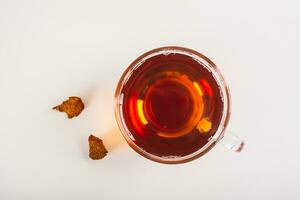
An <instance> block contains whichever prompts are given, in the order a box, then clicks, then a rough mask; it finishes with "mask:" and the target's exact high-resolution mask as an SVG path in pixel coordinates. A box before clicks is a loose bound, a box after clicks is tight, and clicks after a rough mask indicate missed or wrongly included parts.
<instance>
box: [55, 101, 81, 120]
mask: <svg viewBox="0 0 300 200" xmlns="http://www.w3.org/2000/svg"><path fill="white" fill-rule="evenodd" d="M53 109H55V110H58V111H60V112H65V113H66V114H67V115H68V118H69V119H71V118H73V117H77V116H78V115H79V114H80V113H81V111H82V110H83V109H84V104H83V102H82V100H81V98H79V97H74V96H73V97H69V99H68V100H66V101H64V102H63V103H62V104H60V105H58V106H55V107H53Z"/></svg>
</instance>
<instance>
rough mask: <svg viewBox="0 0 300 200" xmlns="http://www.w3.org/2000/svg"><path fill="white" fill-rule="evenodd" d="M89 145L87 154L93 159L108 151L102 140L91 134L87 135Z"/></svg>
mask: <svg viewBox="0 0 300 200" xmlns="http://www.w3.org/2000/svg"><path fill="white" fill-rule="evenodd" d="M89 146H90V149H89V156H90V158H91V159H93V160H99V159H102V158H104V157H105V156H106V154H107V153H108V152H107V150H106V148H105V146H104V145H103V142H102V140H101V139H99V138H97V137H95V136H93V135H90V136H89Z"/></svg>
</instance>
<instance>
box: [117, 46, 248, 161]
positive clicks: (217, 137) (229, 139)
mask: <svg viewBox="0 0 300 200" xmlns="http://www.w3.org/2000/svg"><path fill="white" fill-rule="evenodd" d="M170 54H181V55H184V56H189V57H190V58H192V59H193V60H195V61H197V62H199V63H201V65H203V66H204V67H205V68H206V69H207V70H208V71H210V72H211V74H212V76H213V77H214V80H215V81H216V83H217V85H218V86H219V87H218V88H219V92H220V93H221V96H222V102H223V112H222V116H221V120H220V123H219V126H218V127H217V129H216V131H215V132H214V134H213V135H212V137H211V138H210V140H209V141H208V142H207V143H206V144H205V145H204V146H203V147H201V148H200V149H198V150H197V151H195V152H192V153H191V154H188V155H185V156H179V157H178V156H174V157H173V156H157V155H153V154H151V153H149V152H147V151H145V150H144V149H143V147H140V146H138V145H137V144H136V143H135V142H134V138H133V133H132V132H131V131H129V128H128V127H127V124H126V122H125V120H124V116H123V111H122V109H123V96H124V94H123V93H122V90H123V87H124V85H125V83H126V82H127V81H128V80H129V79H130V78H131V75H132V74H133V72H134V71H135V70H137V69H138V68H139V67H141V66H142V63H144V62H145V61H147V60H148V59H151V58H152V57H154V56H157V55H164V56H168V55H170ZM230 103H231V102H230V92H229V88H228V85H227V84H226V82H225V80H224V78H223V76H222V74H221V73H220V71H219V69H218V68H217V66H216V65H215V64H214V63H213V62H212V61H211V60H210V59H208V58H207V57H206V56H204V55H202V54H201V53H199V52H197V51H194V50H191V49H188V48H184V47H176V46H169V47H161V48H157V49H154V50H151V51H149V52H147V53H144V54H143V55H141V56H140V57H138V58H137V59H136V60H135V61H134V62H132V63H131V64H130V65H129V67H128V68H127V69H126V70H125V71H124V73H123V75H122V76H121V78H120V80H119V83H118V85H117V88H116V92H115V116H116V120H117V123H118V126H119V128H120V130H121V133H122V135H123V137H124V138H125V140H126V141H127V143H128V144H129V146H130V147H131V148H132V149H133V150H135V151H136V152H137V153H139V154H140V155H142V156H143V157H145V158H148V159H150V160H153V161H156V162H160V163H166V164H177V163H185V162H188V161H191V160H194V159H196V158H199V157H201V156H203V155H204V154H206V153H207V152H209V150H211V149H212V148H213V147H214V146H215V145H216V144H217V143H218V142H219V141H221V140H223V141H224V144H225V147H227V148H228V149H231V150H233V151H236V152H240V151H241V150H242V148H243V146H244V143H243V141H242V140H241V139H240V138H239V137H238V136H236V135H234V134H233V133H231V132H229V131H227V130H226V127H227V125H228V122H229V118H230V107H231V106H230Z"/></svg>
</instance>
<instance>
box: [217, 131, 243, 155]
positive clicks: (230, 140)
mask: <svg viewBox="0 0 300 200" xmlns="http://www.w3.org/2000/svg"><path fill="white" fill-rule="evenodd" d="M221 143H223V145H224V146H225V147H226V148H227V149H229V150H232V151H235V152H241V151H242V150H243V148H244V145H245V143H244V141H243V140H242V139H241V138H240V137H239V136H237V135H235V134H234V133H232V132H231V131H229V130H226V133H225V135H224V137H223V138H222V139H221Z"/></svg>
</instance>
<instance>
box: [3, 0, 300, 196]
mask: <svg viewBox="0 0 300 200" xmlns="http://www.w3.org/2000/svg"><path fill="white" fill-rule="evenodd" d="M299 7H300V5H299V1H297V0H295V1H292V0H285V1H284V0H282V1H274V0H273V1H271V0H270V1H262V0H257V1H240V0H236V1H235V0H226V1H214V0H205V1H203V0H195V1H191V0H190V1H189V0H185V1H177V0H170V1H169V0H166V1H155V0H152V1H141V0H135V1H133V0H126V1H115V0H112V1H99V0H98V1H97V0H94V1H74V0H69V1H67V0H56V1H50V0H49V1H35V0H27V1H21V0H19V1H16V0H11V1H10V0H1V1H0V106H1V109H0V110H1V111H0V112H1V115H0V199H1V200H15V199H22V200H27V199H28V200H40V199H43V200H48V199H49V200H52V199H58V200H59V199H61V200H69V199H70V200H77V199H89V200H93V199H97V200H98V199H105V200H106V199H108V200H109V199H137V200H140V199H149V200H150V199H151V200H152V199H163V200H165V199H179V200H181V199H188V200H193V199H195V200H196V199H197V200H199V199H206V200H213V199H226V200H227V199H228V200H233V199H237V200H238V199H246V200H248V199H249V200H253V199H289V200H293V199H300V188H299V187H300V171H299V169H300V158H299V154H300V135H299V134H300V131H299V123H300V121H299V113H300V107H299V102H300V89H299V88H300V78H299V73H300V62H299V57H300V56H299V53H300V48H299V47H300V12H299ZM166 45H178V46H185V47H189V48H192V49H195V50H197V51H199V52H201V53H203V54H205V55H206V56H208V57H209V58H211V59H212V60H213V61H214V62H215V63H216V64H217V65H218V66H219V68H220V70H221V71H222V73H223V74H224V76H225V78H226V80H227V82H228V84H229V86H230V87H231V93H232V102H233V104H232V118H231V123H230V129H231V130H233V131H234V132H236V133H237V134H239V135H240V136H241V137H242V138H244V140H245V142H246V146H245V149H244V151H243V152H242V153H233V152H230V151H227V150H226V149H225V148H224V147H223V145H221V144H219V145H217V146H216V147H215V148H214V149H213V150H212V151H210V152H209V153H208V154H207V155H205V156H204V157H201V158H200V159H198V160H195V161H193V162H190V163H186V164H182V165H163V164H158V163H154V162H152V161H148V160H146V159H144V158H143V157H141V156H139V155H138V154H137V153H135V152H134V151H133V150H131V149H130V148H129V146H128V145H127V144H126V143H125V141H124V139H123V138H122V136H121V134H120V132H119V130H118V128H117V127H116V122H115V120H114V113H113V94H114V89H115V86H116V84H117V81H118V79H119V77H120V75H121V73H122V72H123V70H124V69H125V68H126V67H127V66H128V65H129V64H130V62H131V61H133V60H134V59H135V58H136V57H138V56H139V55H140V54H142V53H144V52H146V51H148V50H151V49H153V48H156V47H160V46H166ZM72 95H78V96H81V97H82V98H83V100H84V101H85V103H86V109H85V110H84V111H83V112H82V114H81V115H80V116H79V117H78V118H75V119H72V120H69V119H67V118H66V116H65V115H64V114H63V113H58V112H55V111H53V110H51V107H53V106H55V105H56V104H59V103H61V102H62V101H63V100H64V99H66V98H67V97H68V96H72ZM90 133H94V134H95V135H97V136H99V137H101V138H102V139H103V140H104V143H105V144H106V146H107V148H108V151H109V154H108V155H107V157H106V158H105V159H103V160H100V161H92V160H90V159H89V158H88V144H87V138H88V136H89V134H90Z"/></svg>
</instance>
